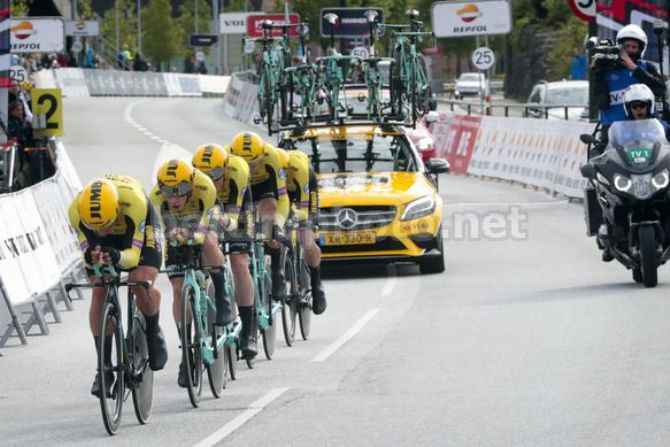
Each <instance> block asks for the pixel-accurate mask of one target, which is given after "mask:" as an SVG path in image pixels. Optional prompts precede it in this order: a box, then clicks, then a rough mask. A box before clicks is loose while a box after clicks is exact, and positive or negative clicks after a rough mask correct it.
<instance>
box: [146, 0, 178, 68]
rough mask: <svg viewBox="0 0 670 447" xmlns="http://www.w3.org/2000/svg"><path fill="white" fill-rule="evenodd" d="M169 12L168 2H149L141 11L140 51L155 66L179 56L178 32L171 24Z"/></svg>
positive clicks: (156, 0) (155, 0)
mask: <svg viewBox="0 0 670 447" xmlns="http://www.w3.org/2000/svg"><path fill="white" fill-rule="evenodd" d="M171 11H172V8H171V6H170V2H169V0H151V2H150V3H149V6H148V7H147V8H145V9H144V10H143V11H142V47H143V48H142V50H143V51H144V54H145V55H146V57H147V58H148V59H150V60H151V61H152V62H153V63H154V65H156V66H162V64H164V63H168V62H169V61H170V59H171V58H172V57H174V56H177V55H178V54H179V40H178V39H179V36H180V31H179V29H178V27H175V26H173V24H172V18H171Z"/></svg>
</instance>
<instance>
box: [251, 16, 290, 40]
mask: <svg viewBox="0 0 670 447" xmlns="http://www.w3.org/2000/svg"><path fill="white" fill-rule="evenodd" d="M288 19H289V23H290V24H291V25H297V24H298V23H300V15H299V14H289V15H288ZM263 20H272V23H274V24H275V25H283V24H285V23H286V16H285V15H284V14H252V15H250V16H248V17H247V36H249V37H263V28H261V22H263ZM270 35H271V36H272V37H280V36H281V35H282V30H280V29H273V30H272V33H270ZM288 35H289V36H290V37H298V27H297V26H292V27H291V28H289V29H288Z"/></svg>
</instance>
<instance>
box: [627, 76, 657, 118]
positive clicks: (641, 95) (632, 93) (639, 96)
mask: <svg viewBox="0 0 670 447" xmlns="http://www.w3.org/2000/svg"><path fill="white" fill-rule="evenodd" d="M635 102H645V103H647V117H648V118H651V117H653V116H654V114H655V113H656V98H655V97H654V93H653V92H652V91H651V89H650V88H649V87H647V86H646V85H644V84H633V85H631V86H630V87H628V90H626V93H625V94H624V95H623V108H624V110H625V111H626V116H627V117H628V118H632V117H633V113H632V111H631V104H633V103H635Z"/></svg>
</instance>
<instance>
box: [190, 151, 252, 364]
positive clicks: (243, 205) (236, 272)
mask: <svg viewBox="0 0 670 447" xmlns="http://www.w3.org/2000/svg"><path fill="white" fill-rule="evenodd" d="M192 164H193V166H194V167H196V168H198V169H199V170H201V171H202V172H204V173H205V174H207V175H208V176H209V178H211V179H212V181H213V182H214V186H215V187H216V189H217V192H218V198H219V202H220V204H221V210H217V212H216V213H213V214H219V215H220V218H219V219H218V222H219V228H218V231H224V232H225V239H226V242H227V244H228V251H229V253H230V264H231V270H232V272H233V281H234V283H235V298H236V301H237V305H238V308H239V312H240V318H241V319H242V331H241V332H240V350H241V351H242V356H243V357H244V358H253V357H255V356H256V353H257V352H258V349H257V347H256V340H255V337H251V335H252V334H251V332H250V331H249V328H250V327H251V324H252V321H253V312H254V285H253V280H252V278H251V272H250V271H249V251H250V250H251V243H250V241H251V239H252V237H253V213H252V209H251V206H252V203H251V188H250V187H249V165H247V162H246V161H244V160H243V159H242V158H240V157H238V156H236V155H231V154H229V153H228V152H227V151H226V150H225V148H223V147H221V146H220V145H218V144H203V145H201V146H200V147H198V149H197V150H196V151H195V154H194V155H193V160H192ZM223 210H225V214H223V213H222V211H223ZM214 219H215V218H214V217H212V220H214ZM214 237H216V235H214Z"/></svg>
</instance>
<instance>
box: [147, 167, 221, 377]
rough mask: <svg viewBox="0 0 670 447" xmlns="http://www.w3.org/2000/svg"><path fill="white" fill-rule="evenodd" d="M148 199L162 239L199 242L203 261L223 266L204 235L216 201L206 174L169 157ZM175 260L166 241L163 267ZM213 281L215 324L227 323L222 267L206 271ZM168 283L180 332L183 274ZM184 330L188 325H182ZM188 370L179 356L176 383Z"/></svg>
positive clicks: (175, 254)
mask: <svg viewBox="0 0 670 447" xmlns="http://www.w3.org/2000/svg"><path fill="white" fill-rule="evenodd" d="M150 199H151V202H152V203H153V204H154V206H155V207H156V209H157V210H158V211H159V213H160V215H161V218H162V219H163V222H164V223H165V231H166V236H167V237H166V239H167V241H169V242H172V243H176V244H177V245H184V244H186V243H189V242H190V243H192V244H193V245H202V246H203V254H204V261H205V262H204V264H205V265H209V266H214V267H216V266H223V263H224V257H223V253H222V252H221V250H220V249H219V246H218V243H217V241H216V240H212V238H210V237H207V235H208V226H209V216H210V211H211V209H212V207H213V206H214V205H215V204H216V188H215V187H214V184H213V183H212V180H210V178H209V177H208V176H207V175H205V174H203V173H202V172H200V171H199V170H198V169H195V168H194V167H193V166H191V164H190V163H188V162H186V161H183V160H170V161H168V162H166V163H164V164H163V165H162V166H161V167H160V168H159V170H158V175H157V184H156V185H155V186H154V188H153V190H152V191H151V195H150ZM178 261H179V250H178V249H177V248H175V247H173V246H172V244H171V243H168V244H167V259H166V260H165V268H166V269H167V270H170V269H171V268H174V267H175V266H176V265H177V264H178ZM209 275H210V277H211V278H212V282H213V284H214V298H215V302H216V320H215V324H217V325H220V326H228V325H230V324H231V323H233V321H234V315H233V309H232V304H231V302H230V297H228V296H226V287H225V276H224V273H223V270H219V271H211V272H210V273H209ZM168 278H170V283H171V284H172V295H173V301H172V314H173V316H174V319H175V322H176V323H177V328H178V330H179V332H180V334H181V331H182V330H183V328H181V327H180V321H181V290H182V286H183V283H184V275H183V273H180V272H173V273H168ZM186 329H187V330H188V328H186ZM187 374H188V372H187V371H186V367H185V365H184V359H182V362H181V364H180V365H179V376H178V379H177V383H178V384H179V386H181V387H186V386H187V382H188V375H187Z"/></svg>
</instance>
